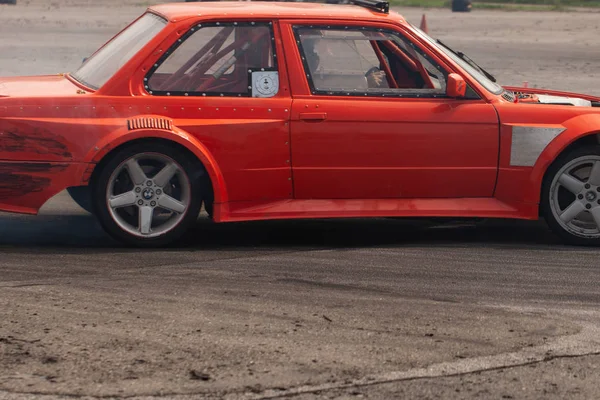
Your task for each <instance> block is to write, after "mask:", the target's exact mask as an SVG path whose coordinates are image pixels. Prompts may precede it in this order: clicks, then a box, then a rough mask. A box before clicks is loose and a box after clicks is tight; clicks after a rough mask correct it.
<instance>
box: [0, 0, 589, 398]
mask: <svg viewBox="0 0 600 400" xmlns="http://www.w3.org/2000/svg"><path fill="white" fill-rule="evenodd" d="M58 3H60V2H57V3H56V4H58ZM35 7H42V6H39V5H37V6H36V5H35V2H33V5H32V6H30V7H22V9H21V10H18V11H15V10H16V9H12V11H10V12H11V13H12V14H8V12H7V11H5V9H0V22H2V24H0V26H2V27H3V28H0V70H2V69H5V70H10V71H12V73H13V74H14V72H15V71H17V70H18V69H19V68H18V67H17V66H15V61H14V60H20V61H19V62H20V69H21V70H28V71H32V73H38V72H37V71H41V72H45V71H44V69H45V68H49V66H52V65H61V66H64V68H67V67H68V66H69V65H72V63H73V59H76V58H80V57H79V56H80V55H81V54H84V53H85V52H86V51H88V47H90V46H91V47H93V46H92V45H95V44H97V43H92V44H90V41H86V40H82V41H81V43H79V45H78V46H79V47H77V46H76V45H77V42H75V41H73V42H69V43H68V45H64V46H63V44H56V45H55V46H56V48H53V47H52V46H53V44H52V43H51V42H53V40H56V38H63V39H64V38H68V37H71V38H75V37H80V36H81V35H84V36H85V35H89V37H90V38H94V40H95V41H96V42H102V39H103V38H104V37H105V36H106V35H108V33H109V32H112V31H113V30H114V29H116V27H119V26H120V24H122V23H123V21H126V20H127V19H128V18H129V16H130V15H131V16H134V15H135V14H137V13H138V11H139V12H141V10H143V7H140V6H134V5H132V6H129V7H124V8H122V9H119V8H118V7H117V8H115V9H114V10H112V11H106V10H104V9H103V10H102V11H101V12H103V13H110V12H112V13H113V14H111V15H113V16H114V19H113V20H111V21H112V22H110V23H109V24H108V26H85V23H84V22H81V21H82V18H84V17H85V15H88V16H90V15H91V16H92V17H93V18H100V17H98V14H99V13H101V12H100V11H99V10H98V9H93V10H92V11H93V12H92V11H90V9H88V8H86V7H83V6H81V7H79V8H77V7H71V8H69V7H66V6H64V5H63V6H62V7H63V8H61V7H58V6H57V8H56V9H52V8H51V6H48V10H47V12H46V13H45V14H44V17H45V18H46V19H45V20H44V21H46V22H40V21H41V19H40V18H41V17H37V16H36V17H35V18H38V19H33V20H31V19H30V20H28V18H33V15H37V14H35V13H34V12H33V11H32V10H34V11H35V10H36V9H35ZM44 7H45V6H44ZM3 12H4V14H2V13H3ZM17 12H18V13H19V16H17V17H15V13H17ZM410 12H412V13H413V14H411V15H412V18H413V21H416V22H418V18H420V12H419V11H418V10H415V11H410ZM117 14H118V15H117ZM511 14H513V15H512V16H511V21H513V22H514V23H513V25H514V26H520V27H524V26H529V25H532V26H535V21H536V20H538V19H539V20H541V21H542V22H541V23H539V24H537V26H542V27H548V26H551V25H552V21H554V20H555V19H556V20H558V19H560V20H562V21H566V22H564V23H565V24H566V25H564V26H559V27H557V28H555V29H557V30H559V29H560V30H561V32H567V33H565V35H566V36H568V35H569V33H571V34H573V35H575V36H573V37H572V38H571V41H569V40H566V39H564V36H565V35H563V36H561V38H562V39H561V40H562V42H561V40H558V39H555V42H556V43H562V44H561V45H560V46H562V47H560V49H562V53H561V54H562V55H561V57H564V58H565V59H568V60H569V61H568V62H569V63H570V64H569V69H570V70H571V71H583V70H585V68H586V67H585V63H588V62H596V61H597V60H598V57H599V51H598V47H597V45H596V47H593V48H592V50H590V51H588V52H584V51H583V50H582V49H583V47H587V45H586V43H587V42H586V40H590V39H585V38H584V37H583V33H582V31H583V32H584V33H585V32H587V33H588V34H589V33H590V32H591V33H594V32H597V22H595V24H596V25H594V19H593V18H590V17H589V16H587V15H586V14H584V16H583V17H582V19H581V21H583V22H581V21H580V22H579V23H578V25H579V27H580V29H579V30H578V31H573V30H570V29H571V27H572V26H571V25H569V24H576V23H577V21H578V20H577V19H576V18H575V17H574V16H573V15H571V14H554V13H547V14H543V15H541V14H540V15H538V14H531V13H530V14H527V13H511ZM7 15H8V17H7ZM23 15H24V16H23ZM430 15H432V17H431V18H430V19H429V23H430V26H431V25H432V24H437V25H434V26H443V27H444V28H443V29H441V28H440V31H441V30H447V32H445V34H446V35H448V36H452V35H454V36H452V37H454V38H455V39H454V40H455V41H457V42H458V41H460V40H462V42H461V43H464V44H465V46H466V45H467V44H469V43H471V45H472V48H473V49H474V50H475V51H476V53H477V54H480V57H476V59H477V60H479V59H486V58H487V57H491V53H486V51H485V46H484V45H483V40H482V41H480V42H477V41H476V40H475V38H473V37H471V36H468V35H466V34H465V32H466V31H468V29H467V28H464V30H463V31H461V30H460V29H459V27H458V25H460V24H459V22H460V21H459V20H457V18H459V17H457V16H455V15H452V14H450V13H447V14H444V13H442V12H437V13H435V12H432V13H431V14H430ZM504 15H505V14H503V13H487V14H485V13H484V14H482V15H481V16H480V17H478V19H477V20H475V21H471V20H469V21H471V22H470V23H471V24H475V25H479V24H484V22H485V21H487V24H488V25H493V24H494V23H497V24H498V25H499V26H500V25H502V24H506V21H504V22H503V21H502V18H506V17H504ZM19 18H21V20H20V21H19V20H18V19H19ZM461 18H463V17H461ZM465 18H466V17H465ZM485 18H487V20H485ZM586 18H590V19H586ZM527 19H530V20H532V21H534V22H532V23H531V24H529V25H527V24H525V22H524V21H526V20H527ZM63 20H66V21H71V22H69V23H68V24H67V25H61V24H59V22H57V21H63ZM75 20H78V21H80V22H79V23H80V24H83V26H81V25H77V24H76V23H74V22H73V21H75ZM598 20H599V19H596V21H598ZM27 21H29V22H27ZM31 21H33V22H34V24H33V25H35V26H36V27H37V28H36V29H38V30H39V31H40V32H46V35H43V36H40V37H42V39H40V40H42V41H44V40H45V41H47V42H46V44H45V46H41V45H39V43H38V42H36V41H33V39H32V38H30V37H29V36H28V33H27V32H25V31H26V30H27V29H25V28H24V26H25V27H29V26H30V25H31V24H32V22H31ZM443 21H448V23H447V24H445V25H442V24H441V23H442V22H443ZM585 21H588V22H589V21H592V22H589V24H587V25H586V23H585ZM37 22H40V25H37ZM11 24H12V25H11ZM28 24H30V25H28ZM110 24H113V25H110ZM452 24H454V25H452ZM462 24H463V25H464V24H466V22H463V23H462ZM452 26H454V27H455V28H454V29H451V28H452ZM2 29H3V30H2ZM19 29H21V31H19ZM519 29H520V28H519ZM523 29H525V28H523ZM491 30H493V29H491ZM513 30H514V29H513ZM15 32H16V33H15ZM18 32H22V33H23V34H22V36H19V37H20V38H21V39H20V42H19V43H20V45H19V43H13V42H11V43H12V44H10V45H7V44H6V43H7V39H6V38H7V37H9V36H10V35H13V34H14V35H16V34H17V33H18ZM457 32H458V33H457ZM510 32H512V30H511V31H510ZM510 32H509V30H507V31H506V32H505V33H506V34H505V35H499V34H498V35H496V36H494V35H495V33H494V35H492V36H494V37H495V38H496V39H494V38H491V39H489V40H491V42H492V43H494V45H493V46H492V47H494V46H495V45H496V44H498V43H503V44H504V45H505V46H506V47H510V48H511V49H513V50H511V51H512V52H511V53H510V54H511V55H512V56H509V55H503V56H502V57H501V58H502V60H503V61H502V62H504V63H506V68H500V67H498V66H496V67H495V70H494V71H492V72H496V73H498V72H499V73H500V74H502V73H505V72H503V71H506V70H510V68H509V67H508V65H509V64H510V65H514V66H515V68H517V69H519V71H522V70H523V69H524V68H525V69H526V66H527V65H528V64H529V61H523V60H521V61H519V57H523V55H524V54H526V53H528V52H530V51H532V52H533V53H534V54H542V53H543V54H546V53H547V52H549V51H550V50H549V49H547V48H546V50H547V51H546V52H544V46H543V45H538V47H537V49H536V50H535V51H534V50H532V49H534V47H535V46H532V45H531V43H534V42H535V40H536V39H537V40H539V41H542V42H544V41H549V39H548V37H547V36H546V35H545V34H539V32H538V31H536V30H535V29H532V30H528V31H526V32H525V33H518V32H517V33H514V32H513V33H510ZM536 32H538V33H536ZM511 34H513V35H517V36H518V35H525V36H527V35H529V37H532V38H533V39H531V40H530V41H526V40H522V41H521V42H522V43H521V42H519V41H518V40H516V39H514V38H513V39H514V40H513V39H511V36H510V35H511ZM78 35H79V36H78ZM461 35H462V36H461ZM532 35H533V36H532ZM535 35H538V36H535ZM53 38H54V39H53ZM596 43H597V41H596ZM36 46H40V47H39V48H38V47H36ZM519 46H520V47H519ZM553 46H554V47H556V46H558V45H557V44H554V45H553ZM582 46H583V47H582ZM67 47H72V48H71V49H70V50H67ZM73 48H76V49H77V52H76V51H75V50H73ZM494 48H495V47H494ZM501 48H502V47H501ZM519 48H520V49H521V50H519V51H520V53H519V55H515V54H514V51H515V50H514V49H519ZM27 49H28V50H27ZM478 49H479V50H478ZM495 51H497V50H494V52H495ZM556 51H558V49H557V50H556ZM63 52H64V53H63ZM29 53H35V57H38V58H43V59H44V60H47V61H48V62H47V63H46V62H40V61H39V60H38V61H36V62H33V61H32V60H31V59H27V57H34V56H32V55H28V54H29ZM471 53H472V52H471ZM66 54H68V57H70V58H66ZM473 57H475V54H473ZM11 60H13V61H11ZM24 60H25V61H24ZM26 60H29V61H26ZM539 60H540V63H542V64H544V63H545V64H544V65H551V64H552V63H553V62H554V61H553V60H554V59H553V58H552V57H551V56H547V57H546V58H544V57H542V56H540V57H539ZM590 60H591V61H590ZM519 63H520V64H519ZM596 65H597V63H596ZM490 69H492V68H490ZM532 71H534V69H532V67H530V71H529V72H530V73H531V72H532ZM41 72H40V73H41ZM594 74H596V75H594ZM597 74H598V72H597V71H590V73H589V74H588V75H593V76H592V78H594V79H595V78H596V77H598V75H597ZM506 76H507V77H510V78H511V79H514V80H516V79H521V78H520V76H516V77H515V76H514V75H513V74H510V73H508V72H506ZM563 76H564V79H565V80H568V82H565V80H563V81H560V82H559V83H560V84H566V83H569V84H570V85H571V87H576V89H577V90H586V88H585V87H584V85H587V86H590V85H589V83H587V84H586V81H585V79H584V78H582V77H581V74H579V75H577V74H574V73H573V74H565V75H563ZM587 79H590V77H589V76H587ZM542 82H544V83H548V82H549V81H548V80H543V79H542ZM595 82H600V80H595ZM578 85H579V86H578ZM555 86H556V85H555ZM559 86H560V85H559ZM559 88H563V89H564V87H559ZM594 90H595V93H598V91H599V90H600V86H597V85H596V86H595V87H591V89H590V90H586V91H587V92H591V93H593V92H594ZM599 282H600V251H599V250H597V249H590V248H577V247H569V246H564V245H562V244H561V243H560V242H559V241H558V240H557V239H556V237H554V235H552V234H551V233H550V232H549V231H548V229H547V227H546V225H545V224H544V222H543V221H540V222H519V221H502V220H488V221H456V222H453V223H451V224H448V225H440V224H438V223H437V222H430V221H414V220H393V219H373V220H362V219H357V220H335V221H334V220H328V221H327V220H313V221H292V222H290V221H272V222H251V223H235V224H223V225H217V224H213V223H211V222H210V221H207V220H206V219H200V220H199V221H198V224H197V226H196V228H195V229H194V231H193V232H192V234H191V235H190V237H189V238H188V239H187V240H186V241H185V242H182V243H181V244H180V245H178V246H176V247H173V248H169V249H159V250H137V249H130V248H127V247H124V246H122V245H120V244H119V243H116V242H114V241H113V240H111V239H110V238H109V237H107V236H106V235H105V234H104V233H103V232H102V230H101V229H100V227H99V225H98V224H97V223H96V221H95V220H94V219H93V218H92V216H90V215H89V214H87V213H85V212H84V211H82V210H81V209H79V208H78V207H77V206H75V205H74V204H73V203H72V202H71V201H70V199H69V198H68V197H67V196H65V195H64V194H60V195H58V196H57V197H55V198H54V199H52V200H51V201H50V202H49V203H48V204H47V205H46V206H44V208H43V209H42V211H41V213H40V215H39V216H35V217H34V216H22V215H10V214H0V399H30V398H32V399H33V398H35V399H37V398H42V399H44V398H47V399H56V398H65V397H73V396H75V397H81V398H88V397H113V396H114V397H132V396H133V397H135V398H181V399H184V398H225V399H264V398H282V397H284V398H293V399H312V398H336V399H353V398H374V399H392V398H418V399H423V398H430V399H441V398H444V399H448V398H452V399H455V398H456V399H475V398H481V399H565V398H569V399H597V398H599V397H600V389H599V386H600V385H599V384H600V323H599V322H598V321H599V316H600V312H599V311H598V305H599V304H600V285H599V284H598V283H599Z"/></svg>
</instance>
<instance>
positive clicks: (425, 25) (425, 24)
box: [419, 14, 429, 35]
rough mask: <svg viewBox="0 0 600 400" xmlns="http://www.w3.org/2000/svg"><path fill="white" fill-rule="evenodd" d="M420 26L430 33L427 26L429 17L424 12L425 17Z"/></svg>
mask: <svg viewBox="0 0 600 400" xmlns="http://www.w3.org/2000/svg"><path fill="white" fill-rule="evenodd" d="M419 28H420V29H421V30H422V31H423V32H425V33H426V34H428V35H429V28H428V27H427V17H426V16H425V14H423V18H421V26H420V27H419Z"/></svg>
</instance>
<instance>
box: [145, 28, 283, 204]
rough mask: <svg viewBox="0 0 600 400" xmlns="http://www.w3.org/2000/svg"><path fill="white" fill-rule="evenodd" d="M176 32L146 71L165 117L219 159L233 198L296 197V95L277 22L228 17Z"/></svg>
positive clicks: (148, 87) (150, 91)
mask: <svg viewBox="0 0 600 400" xmlns="http://www.w3.org/2000/svg"><path fill="white" fill-rule="evenodd" d="M173 35H176V38H170V39H168V40H167V43H174V44H173V45H171V46H169V49H168V51H166V52H165V54H164V55H163V56H162V57H161V58H160V59H159V60H158V61H157V62H156V63H155V64H153V67H151V68H150V70H149V71H148V73H147V75H146V76H145V77H144V85H145V90H146V91H147V93H148V95H150V96H152V97H153V98H154V99H158V100H156V101H157V102H158V101H160V103H159V104H160V106H161V107H160V108H159V111H160V113H161V115H165V116H167V117H170V118H173V119H174V125H175V126H177V127H178V128H180V129H182V130H183V131H184V132H186V134H191V135H193V136H194V138H195V139H197V140H198V141H199V142H201V143H202V145H203V146H204V147H205V148H206V149H207V150H208V151H209V152H210V154H211V155H212V157H214V159H215V160H216V163H217V164H218V166H219V169H220V170H221V172H222V174H223V177H224V180H225V182H224V185H225V187H226V189H227V193H228V200H229V201H231V202H236V201H272V200H280V199H289V198H291V197H292V181H291V166H290V148H289V147H290V146H289V114H290V107H291V102H292V100H291V97H290V95H289V89H288V84H287V82H286V80H287V77H286V74H285V65H283V64H282V63H281V62H279V61H278V59H279V58H280V57H277V55H278V54H282V52H283V50H282V49H281V42H280V41H279V40H276V39H277V36H278V27H277V24H276V23H275V22H274V21H271V20H261V19H256V20H253V21H245V20H228V19H222V20H217V21H211V22H203V23H202V24H199V23H195V24H192V25H190V26H189V28H188V29H187V31H185V33H184V34H183V35H180V32H174V33H173ZM139 101H144V102H147V101H148V100H147V96H145V98H144V97H140V100H139Z"/></svg>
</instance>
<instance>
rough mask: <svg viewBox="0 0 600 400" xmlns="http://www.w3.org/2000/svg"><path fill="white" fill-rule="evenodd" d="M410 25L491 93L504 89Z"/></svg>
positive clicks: (499, 92) (498, 92) (500, 91)
mask: <svg viewBox="0 0 600 400" xmlns="http://www.w3.org/2000/svg"><path fill="white" fill-rule="evenodd" d="M411 26H412V27H413V28H414V29H415V30H416V31H417V32H418V33H420V34H421V36H422V37H423V38H424V39H425V40H427V41H428V42H429V43H430V44H431V45H432V46H434V47H435V48H436V49H438V50H439V51H441V52H442V53H444V54H445V55H447V56H448V57H449V58H451V59H452V60H453V61H454V62H455V63H457V64H458V65H460V66H461V68H462V69H464V70H465V71H466V72H467V73H468V74H470V75H471V76H472V77H473V78H475V80H477V82H479V83H480V84H481V85H483V86H484V87H485V88H486V89H487V90H489V91H490V92H491V93H493V94H501V93H502V92H503V91H504V88H503V87H502V86H500V85H499V84H497V83H495V82H493V81H492V80H490V79H489V78H488V77H486V76H485V74H484V73H483V72H481V71H480V70H479V69H477V68H475V67H474V66H472V65H471V64H469V63H468V62H467V61H465V60H463V59H462V58H460V57H459V56H458V55H457V54H455V53H453V52H452V51H451V50H450V49H448V48H446V47H444V46H442V45H440V44H439V43H437V42H436V41H435V40H434V39H433V38H432V37H431V36H429V35H428V34H426V33H425V32H423V31H422V30H421V29H419V28H417V27H416V26H414V25H412V24H411Z"/></svg>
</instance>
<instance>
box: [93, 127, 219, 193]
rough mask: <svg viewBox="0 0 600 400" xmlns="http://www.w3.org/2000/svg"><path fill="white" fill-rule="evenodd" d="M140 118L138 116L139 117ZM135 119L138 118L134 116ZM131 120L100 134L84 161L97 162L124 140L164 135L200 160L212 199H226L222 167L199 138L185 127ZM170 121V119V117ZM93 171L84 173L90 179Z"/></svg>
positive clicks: (124, 141)
mask: <svg viewBox="0 0 600 400" xmlns="http://www.w3.org/2000/svg"><path fill="white" fill-rule="evenodd" d="M138 118H140V117H138ZM143 118H145V119H148V118H155V119H158V118H160V119H162V120H164V118H163V117H143ZM136 119H137V118H136ZM131 121H133V120H132V119H130V120H129V123H128V125H127V126H126V127H123V128H120V129H118V130H116V131H114V132H113V133H111V134H110V135H108V136H105V137H104V138H102V139H101V140H100V141H99V142H98V143H96V145H95V146H94V147H93V148H92V149H91V150H90V151H89V152H88V153H87V155H86V156H85V162H87V163H92V164H97V163H99V162H100V161H101V160H102V159H103V158H104V157H105V156H106V155H107V154H108V153H109V152H110V151H111V150H114V149H115V148H117V147H119V146H121V145H123V144H126V143H128V142H131V141H134V140H138V139H151V138H156V139H165V140H169V141H171V142H174V143H177V144H180V145H182V146H183V147H185V148H186V149H188V150H189V151H190V152H192V153H193V154H194V155H195V156H196V157H197V158H198V160H200V162H202V164H203V165H204V167H205V168H206V172H207V173H208V175H209V177H210V179H211V182H212V187H213V194H214V203H223V202H226V201H227V198H228V196H227V188H226V185H225V180H224V178H223V174H222V172H221V169H220V168H219V166H218V164H217V161H216V160H215V158H214V157H213V156H212V154H211V152H210V151H209V150H208V149H207V148H206V146H204V145H203V144H202V143H201V142H200V141H198V140H197V139H196V138H195V137H194V136H192V135H190V134H188V133H187V132H185V131H184V130H182V129H180V128H178V127H176V126H174V125H172V124H170V123H169V124H168V125H166V126H164V127H163V128H139V129H138V128H137V126H138V125H132V124H131ZM169 122H170V121H169ZM91 173H92V171H91V170H88V171H87V175H88V176H87V177H84V182H85V181H86V178H87V179H89V177H90V176H91Z"/></svg>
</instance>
